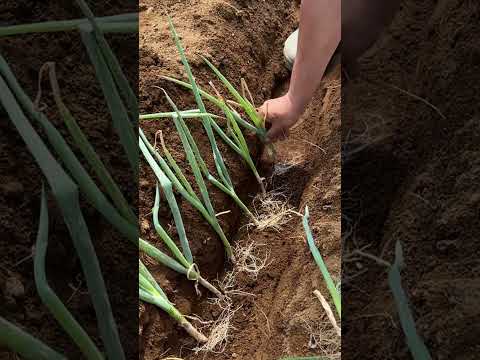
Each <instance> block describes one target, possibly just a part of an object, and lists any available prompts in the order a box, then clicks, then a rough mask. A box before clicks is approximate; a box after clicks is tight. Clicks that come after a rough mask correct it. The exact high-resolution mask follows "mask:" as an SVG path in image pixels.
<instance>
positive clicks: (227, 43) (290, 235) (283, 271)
mask: <svg viewBox="0 0 480 360" xmlns="http://www.w3.org/2000/svg"><path fill="white" fill-rule="evenodd" d="M141 9H142V12H141V31H140V99H141V102H140V104H141V112H142V113H148V112H159V111H171V109H170V107H169V106H168V104H167V102H166V101H165V99H164V96H163V94H162V91H161V89H160V88H164V89H166V91H167V92H168V93H169V95H170V96H171V97H172V99H174V101H175V102H176V104H177V106H178V107H179V108H180V109H191V108H195V107H196V106H195V103H194V100H193V97H192V95H191V94H190V93H189V92H185V91H183V90H181V89H179V88H178V87H177V86H172V85H171V84H170V83H168V82H166V81H164V80H162V79H161V78H160V77H161V76H162V75H169V76H174V77H181V78H184V77H185V74H184V72H183V68H182V64H181V63H180V60H179V56H178V54H177V51H176V48H175V45H174V42H173V40H172V38H171V36H170V33H169V30H168V25H167V18H166V16H165V14H166V13H168V14H170V16H171V17H172V19H173V21H174V23H175V25H176V29H177V32H178V33H179V35H180V36H181V38H182V41H183V44H184V46H185V48H186V53H187V57H188V59H189V62H190V64H191V66H192V69H193V72H194V75H195V77H196V80H197V82H198V83H199V84H200V85H201V86H202V87H204V88H206V89H207V88H208V82H209V81H210V80H213V81H214V83H215V86H216V87H217V88H218V89H221V88H222V87H221V85H220V84H219V83H218V81H216V80H215V79H214V76H213V74H212V73H211V72H210V71H209V70H208V68H207V67H206V66H205V65H204V64H203V63H202V60H201V58H200V56H199V55H204V56H206V57H208V58H209V59H210V60H211V61H212V62H213V63H214V64H215V65H216V66H218V67H219V69H220V71H222V73H223V74H224V75H225V76H226V77H227V78H228V79H230V80H231V81H232V82H233V83H234V84H235V86H237V87H238V88H239V84H240V79H241V78H242V77H243V78H244V79H245V80H246V82H247V84H248V86H249V88H250V90H251V92H252V94H253V96H254V99H255V101H256V105H261V103H262V101H264V100H266V99H268V98H270V97H273V96H276V95H280V93H281V92H282V91H285V89H286V87H287V86H288V78H289V73H288V72H287V70H286V68H285V66H284V60H283V55H282V49H283V41H284V40H285V39H286V38H287V36H288V35H289V34H290V32H291V31H293V30H294V28H295V26H296V24H297V10H298V9H297V4H295V3H294V2H290V1H226V2H225V1H206V0H202V1H187V2H179V1H158V0H144V1H142V2H141ZM196 121H197V120H190V121H189V127H190V129H191V131H192V133H193V136H194V138H195V140H196V142H197V144H198V146H199V148H200V151H201V153H202V155H203V156H204V157H205V159H206V161H207V163H208V165H209V168H210V169H214V166H213V159H212V157H211V149H210V145H209V143H208V139H207V137H206V135H205V133H204V130H203V128H202V126H201V124H200V123H198V122H196ZM141 126H142V128H143V129H144V130H145V132H146V134H147V136H148V137H149V139H150V140H151V141H152V142H153V141H154V138H155V133H157V132H158V131H159V130H161V131H162V134H163V136H164V138H165V142H166V144H167V146H168V147H169V150H170V151H171V152H172V154H173V155H174V157H175V158H176V159H177V160H179V162H180V163H181V166H182V168H183V169H185V172H186V175H187V177H188V178H190V179H192V175H191V173H190V171H189V170H188V169H189V166H187V164H186V163H185V155H184V151H183V148H182V145H181V143H180V140H179V138H178V136H177V134H176V131H175V130H174V126H173V124H172V123H171V122H170V120H161V121H158V120H157V121H148V122H142V123H141ZM248 141H249V143H250V144H251V151H252V154H253V156H254V157H255V158H257V159H259V158H260V155H261V153H262V148H261V146H260V145H259V143H258V141H257V140H256V139H255V138H254V137H252V136H249V138H248ZM218 144H219V146H220V149H221V152H222V153H223V154H224V157H225V159H226V163H227V166H228V169H229V171H230V174H231V176H232V178H233V179H234V182H235V186H236V189H237V190H238V192H239V194H240V196H241V197H242V199H243V200H244V202H245V203H246V204H248V205H249V206H250V207H251V209H252V210H255V209H256V206H257V205H258V200H253V198H254V197H255V196H256V195H257V194H258V192H259V189H258V186H257V185H256V182H255V179H254V178H253V176H252V175H251V172H250V171H249V170H248V168H247V167H246V166H245V165H244V164H243V163H242V162H241V161H240V160H239V158H238V156H236V155H235V154H234V153H232V152H231V151H230V150H229V149H228V147H227V146H225V145H224V144H223V143H222V142H220V141H219V142H218ZM276 151H277V162H276V164H277V166H276V168H275V169H274V170H273V172H272V169H270V171H268V172H266V171H262V176H265V177H266V178H267V179H266V182H267V187H268V190H275V191H276V192H281V193H282V195H281V196H282V199H285V200H287V201H286V204H287V206H289V207H291V208H292V209H293V210H295V211H297V212H302V213H303V211H304V207H305V205H308V206H309V208H310V211H311V225H312V228H313V231H314V235H315V237H316V239H317V242H318V246H319V247H320V249H321V251H322V253H323V254H324V255H325V257H326V259H327V260H326V261H327V265H328V267H329V268H330V269H331V271H332V274H333V276H334V277H335V278H336V279H337V280H338V279H339V276H340V73H339V70H338V69H337V71H336V72H335V73H334V74H333V75H332V76H331V77H329V78H327V79H325V81H324V83H323V84H322V87H321V89H319V91H318V93H317V95H316V96H315V99H314V101H313V102H312V104H311V106H310V107H309V109H308V110H307V112H306V113H305V114H304V116H303V118H302V121H301V123H300V124H299V125H298V127H297V128H296V129H294V131H293V132H292V135H291V137H290V138H289V140H288V141H285V142H282V143H278V144H276ZM260 165H261V164H259V167H260ZM154 187H155V179H154V176H153V174H152V173H151V171H150V170H149V169H148V168H147V166H146V164H144V163H142V165H141V178H140V205H139V207H140V221H141V233H142V236H144V237H145V238H146V239H148V240H149V241H151V242H152V243H154V244H156V245H157V246H159V247H161V241H160V239H158V237H157V236H156V234H155V231H154V229H153V224H152V221H151V208H152V205H153V201H154ZM209 190H210V195H211V197H212V199H213V202H214V207H215V209H216V211H217V212H218V213H220V212H224V211H228V210H230V211H231V213H229V214H228V215H222V216H221V217H220V221H221V224H222V226H223V228H224V229H225V230H226V231H225V232H226V234H227V236H228V237H229V238H230V239H231V241H232V243H233V246H234V247H236V248H246V247H248V245H250V244H251V243H253V244H255V245H256V246H257V247H258V249H257V250H258V253H257V255H258V256H259V257H260V258H263V257H264V256H265V255H268V264H269V265H268V266H267V268H266V269H264V270H263V271H262V272H260V274H259V275H258V277H256V278H252V277H251V276H249V275H248V274H246V273H244V272H240V273H239V274H238V275H237V279H236V286H237V287H238V289H242V290H243V291H244V292H246V293H249V295H247V296H234V297H233V303H234V308H235V309H237V308H238V310H237V311H236V313H235V315H234V316H233V318H232V321H231V329H230V331H229V337H228V342H227V345H226V347H225V348H223V349H222V350H223V351H221V352H220V353H216V352H208V353H205V352H199V353H196V352H194V351H192V349H193V348H194V347H195V346H196V344H195V342H194V341H193V340H192V339H191V338H189V337H188V335H187V334H186V333H185V332H184V331H183V330H181V329H180V328H179V327H177V326H176V325H175V323H174V322H173V321H172V320H171V319H170V318H169V317H168V316H167V315H166V314H164V313H163V312H161V311H160V310H159V309H157V308H156V307H154V306H151V305H148V304H141V307H140V314H139V316H140V329H139V336H140V348H141V358H143V359H148V360H153V359H163V358H165V357H168V356H176V357H181V358H184V359H204V358H205V359H207V358H208V359H222V360H223V359H265V360H267V359H268V360H269V359H278V358H280V357H282V356H285V355H315V354H323V353H324V352H329V354H334V355H335V356H338V355H339V351H340V349H339V339H336V338H335V335H334V337H333V339H327V340H332V342H333V343H334V345H333V347H332V345H331V344H330V345H325V342H322V341H320V342H319V343H318V344H317V343H316V342H315V339H317V338H318V336H320V337H321V335H322V332H321V331H320V330H319V329H322V328H325V329H327V330H328V329H329V327H331V326H330V324H329V323H328V320H327V319H326V317H325V312H324V310H323V308H322V307H321V305H320V303H319V302H318V300H317V299H316V298H315V297H314V296H313V295H312V291H313V290H314V289H319V290H320V291H322V293H324V294H325V295H326V294H327V290H326V289H325V287H324V285H323V281H322V280H321V275H320V272H319V271H318V268H317V267H316V265H315V263H314V262H313V259H312V257H311V254H310V252H309V250H308V248H307V246H306V243H305V236H304V232H303V228H302V225H301V219H300V218H299V217H298V216H297V215H293V214H290V215H289V221H288V223H287V224H285V225H284V226H283V227H282V228H281V229H280V230H278V231H277V230H264V231H259V230H255V229H253V228H248V227H245V225H246V224H247V223H248V219H246V218H245V216H243V215H242V214H241V213H240V212H239V211H238V209H237V207H236V206H235V205H234V204H233V202H232V200H231V199H229V198H228V197H226V196H225V195H224V194H223V193H221V192H219V191H218V190H217V189H215V188H212V187H210V188H209ZM177 200H178V201H179V202H180V206H181V211H182V215H183V220H184V222H185V226H186V230H187V234H188V236H189V240H190V244H191V246H192V251H193V254H194V257H195V259H196V262H197V263H198V265H199V267H200V269H201V271H202V274H205V276H206V277H207V278H208V279H217V278H218V279H219V280H220V281H221V280H223V278H224V276H225V274H226V273H227V272H228V271H231V270H232V265H231V264H230V263H229V262H228V261H226V259H225V257H224V250H223V246H222V244H221V242H220V240H219V239H218V237H217V236H216V235H215V234H214V233H213V232H212V231H211V229H210V228H209V226H207V225H206V224H205V221H204V220H202V218H201V217H200V216H199V215H198V213H197V212H196V211H194V210H193V209H191V207H190V206H189V205H188V204H186V203H185V201H183V200H182V198H181V196H180V195H178V196H177ZM165 206H166V205H165ZM161 222H162V223H163V225H164V226H165V228H167V229H170V230H169V231H170V233H171V235H172V236H174V237H175V226H174V223H173V220H172V219H171V216H170V215H169V214H168V212H166V213H163V214H161ZM144 260H145V262H146V264H147V266H148V267H149V268H150V269H151V270H152V272H153V274H154V276H155V277H156V279H157V280H158V281H159V283H160V284H161V285H162V286H163V287H164V289H166V291H167V295H168V296H169V298H170V300H171V301H172V302H173V303H175V304H176V305H177V307H178V308H179V309H180V310H181V311H182V312H183V313H184V314H186V315H195V316H198V317H200V318H201V319H202V320H204V321H212V320H215V319H217V318H218V316H219V315H220V310H219V308H218V307H217V306H216V305H212V304H210V303H209V302H208V297H209V294H207V293H206V292H205V291H204V292H203V294H202V296H200V297H199V296H197V295H196V293H195V289H194V286H193V285H194V284H192V283H191V282H189V281H188V280H186V279H185V278H184V277H183V276H179V275H177V274H175V273H173V272H171V271H168V270H166V269H165V268H164V267H162V266H160V265H156V264H155V263H154V262H153V261H152V260H150V259H147V258H145V259H144ZM194 324H195V325H196V326H198V327H202V325H201V324H199V323H198V322H195V321H194ZM204 331H205V332H206V335H210V334H209V333H208V331H209V329H208V328H204ZM330 332H331V331H330ZM318 334H320V335H318ZM314 335H315V339H314V340H312V339H313V338H314ZM320 343H321V344H320ZM215 350H216V351H218V350H219V348H216V349H215Z"/></svg>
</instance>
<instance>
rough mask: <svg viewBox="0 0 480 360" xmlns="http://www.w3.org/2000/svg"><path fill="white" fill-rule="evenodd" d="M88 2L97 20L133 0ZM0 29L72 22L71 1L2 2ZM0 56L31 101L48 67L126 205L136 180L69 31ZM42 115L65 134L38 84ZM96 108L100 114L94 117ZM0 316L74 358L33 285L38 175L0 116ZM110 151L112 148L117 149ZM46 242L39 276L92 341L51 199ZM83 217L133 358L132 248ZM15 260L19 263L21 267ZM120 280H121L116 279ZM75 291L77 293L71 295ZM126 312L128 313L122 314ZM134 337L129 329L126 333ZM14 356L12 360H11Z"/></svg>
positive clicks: (4, 48) (132, 63)
mask: <svg viewBox="0 0 480 360" xmlns="http://www.w3.org/2000/svg"><path fill="white" fill-rule="evenodd" d="M102 5H105V4H97V5H96V6H92V10H93V11H94V12H95V14H97V15H113V14H118V13H119V12H128V11H135V10H136V2H129V3H128V2H125V1H122V2H121V5H120V2H110V4H109V5H108V6H102ZM0 14H1V15H0V22H1V23H2V25H3V24H18V23H29V22H37V21H46V20H59V19H71V18H78V17H81V16H82V14H81V12H80V11H79V10H78V9H77V7H76V5H75V4H74V3H72V4H70V3H69V4H67V3H66V2H37V1H28V0H26V1H3V2H2V4H1V5H0ZM111 44H112V46H113V48H114V51H116V53H117V54H119V55H120V53H121V52H120V51H119V49H120V47H122V48H123V49H124V50H127V49H133V50H131V51H136V48H137V40H136V39H135V37H125V36H120V37H119V36H116V37H115V39H114V40H113V41H112V43H111ZM0 51H1V53H2V55H3V56H4V57H5V58H6V60H7V62H8V63H9V64H10V66H11V68H12V69H13V71H14V73H15V75H16V76H17V78H18V80H19V82H20V83H21V85H22V86H24V88H25V90H26V92H27V93H28V94H29V95H30V96H31V98H35V95H36V93H37V90H38V86H37V81H38V80H37V79H38V71H39V69H40V67H41V66H42V65H43V64H44V63H45V62H47V61H55V62H56V63H57V71H58V78H59V82H60V87H61V88H62V94H63V96H64V100H65V101H66V103H67V105H68V106H69V107H70V110H71V111H72V113H73V114H74V115H76V116H77V120H78V121H79V124H80V126H81V127H82V129H84V131H85V132H86V134H87V136H88V137H89V139H90V140H91V142H92V143H93V144H94V146H95V148H96V149H97V150H98V152H99V154H100V156H101V158H102V159H103V160H104V161H105V163H106V164H107V167H108V168H109V169H110V171H111V173H112V175H113V177H114V178H115V179H116V180H117V181H118V182H119V184H120V185H121V187H122V189H123V190H124V193H125V194H126V195H127V196H128V197H129V198H130V199H131V200H132V204H133V206H135V202H136V194H137V187H136V184H135V183H136V182H135V181H132V177H131V175H130V174H128V171H126V170H125V169H128V164H127V162H126V160H125V158H124V156H123V155H122V150H121V147H120V145H119V143H118V141H117V138H116V135H115V132H114V130H113V129H112V127H111V120H110V117H109V116H108V114H107V112H106V106H105V103H104V101H103V96H101V95H99V94H101V90H100V89H99V86H98V85H97V80H96V78H95V74H94V70H93V67H92V66H91V65H90V61H89V59H88V56H87V54H86V52H85V50H84V47H83V44H82V43H81V39H80V36H79V35H78V34H76V33H65V34H63V33H52V34H40V35H21V36H14V37H8V38H1V39H0ZM125 53H128V55H129V56H128V57H121V56H120V61H121V62H122V65H123V66H124V68H125V69H128V71H127V75H128V76H129V78H130V79H131V80H132V83H136V82H137V79H136V77H137V76H138V73H137V62H136V59H135V57H131V56H130V52H129V51H128V50H127V51H125ZM42 101H44V102H45V104H46V106H47V108H46V110H45V112H46V115H47V117H48V118H49V119H50V120H51V121H52V122H53V123H54V124H56V125H57V126H58V128H59V129H61V131H62V133H63V134H65V135H66V134H67V132H66V130H65V128H64V126H63V124H62V122H61V119H60V117H59V115H58V114H57V112H56V109H55V105H54V104H53V103H52V96H51V93H50V87H49V84H48V82H47V81H46V82H45V83H44V84H43V98H42ZM102 109H105V110H102ZM0 120H1V121H0V222H1V233H2V235H1V236H0V304H2V305H1V306H0V316H3V317H5V318H6V319H8V320H10V321H13V322H14V323H16V324H18V325H19V326H21V327H23V328H24V329H25V330H27V331H29V332H31V333H32V334H33V335H34V336H37V337H39V338H40V339H41V340H42V341H44V342H46V343H47V344H49V345H50V346H52V347H54V348H55V349H57V350H59V351H62V352H64V353H65V354H66V355H67V356H68V357H69V358H70V359H78V358H81V355H79V353H78V350H77V348H76V347H75V345H74V344H73V343H72V341H71V340H70V339H69V338H68V337H67V336H66V334H65V333H64V331H63V330H61V329H60V328H59V327H58V325H57V322H56V321H55V319H54V318H53V317H52V316H51V315H50V313H49V312H48V311H47V310H46V309H45V307H44V306H43V305H42V303H41V302H40V299H39V298H38V296H37V292H36V289H35V284H34V282H33V262H32V259H31V258H29V257H28V256H29V255H31V253H32V246H33V245H34V243H35V238H36V231H37V226H38V215H39V209H40V190H41V182H42V179H43V176H42V174H41V172H40V171H39V169H38V167H37V166H36V164H35V162H34V160H33V158H32V156H31V155H30V154H29V153H28V151H27V150H26V149H25V145H24V143H23V140H22V139H21V138H20V136H19V135H18V133H17V131H16V130H15V128H14V127H13V124H12V123H11V121H10V119H8V118H7V117H6V116H5V113H4V112H3V109H2V110H0ZM117 149H120V150H119V151H117ZM49 210H50V211H49V212H50V220H51V223H50V239H49V249H48V256H47V277H48V279H49V281H50V283H51V285H52V287H53V288H54V289H55V291H56V292H57V293H58V294H59V296H60V297H61V298H62V300H64V302H66V303H67V307H68V308H69V310H70V311H71V312H72V313H73V315H74V316H75V317H76V318H77V319H78V320H79V321H80V323H81V324H82V325H83V326H84V327H85V329H86V331H87V332H88V333H89V334H90V335H91V336H92V337H94V338H95V340H96V341H98V334H97V326H96V319H95V312H94V310H93V307H92V306H91V304H90V298H89V296H88V293H87V291H86V286H85V281H84V279H83V276H82V275H81V269H80V266H79V263H78V260H77V259H76V257H75V252H74V250H73V247H72V243H71V241H70V237H69V235H68V231H67V229H66V228H65V226H64V224H63V221H62V217H61V215H60V214H59V213H58V210H57V209H56V207H55V204H54V201H53V199H50V203H49ZM83 210H84V211H83V212H84V215H85V217H86V220H87V223H88V225H89V229H90V232H91V235H92V239H93V241H94V244H95V247H96V250H97V254H98V257H99V260H100V263H101V267H102V270H103V271H104V273H105V281H106V285H107V289H108V291H109V293H110V294H113V293H115V294H116V296H110V300H111V303H112V307H113V309H114V315H115V317H116V320H117V324H118V326H119V328H120V333H121V337H122V339H123V343H124V344H125V349H126V351H127V357H128V358H135V357H136V352H137V347H136V344H137V342H136V339H135V338H132V336H131V334H132V330H131V329H132V324H133V328H135V327H136V325H135V324H134V322H132V320H131V319H135V318H136V312H137V308H136V302H137V291H138V290H137V287H138V285H137V273H136V271H135V270H136V268H134V269H133V270H134V271H132V269H131V265H130V263H131V261H123V260H124V259H127V258H130V259H133V261H136V260H135V258H136V256H137V251H136V249H135V247H132V246H131V245H130V244H128V243H127V242H126V241H125V240H124V239H123V238H122V237H121V236H119V235H118V234H116V233H115V232H114V231H113V230H112V229H111V227H110V226H108V225H107V224H106V223H105V222H104V221H103V220H101V219H100V218H99V216H98V214H97V213H96V212H95V211H94V210H93V209H91V208H90V207H89V206H87V205H86V204H84V206H83ZM22 259H23V261H22ZM118 274H121V276H118ZM12 279H15V281H16V283H17V284H19V285H18V286H17V288H21V287H23V289H24V294H23V295H21V296H17V297H16V298H15V297H12V296H10V292H9V291H8V287H9V285H8V284H9V283H11V282H12ZM75 288H77V289H75ZM132 310H133V313H132ZM134 333H135V332H134ZM0 358H2V359H5V358H7V359H13V358H14V355H13V354H11V353H10V352H9V351H7V350H5V349H0ZM15 358H16V357H15Z"/></svg>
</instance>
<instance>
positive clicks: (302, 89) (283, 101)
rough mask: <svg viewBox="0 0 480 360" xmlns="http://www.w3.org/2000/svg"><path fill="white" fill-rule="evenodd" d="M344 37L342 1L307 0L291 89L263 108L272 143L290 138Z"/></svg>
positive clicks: (301, 20) (303, 9) (268, 136)
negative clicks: (290, 130)
mask: <svg viewBox="0 0 480 360" xmlns="http://www.w3.org/2000/svg"><path fill="white" fill-rule="evenodd" d="M340 37H341V1H340V0H303V1H302V5H301V14H300V31H299V39H298V47H297V55H296V59H295V63H294V66H293V71H292V76H291V81H290V88H289V90H288V92H287V94H285V95H284V96H282V97H280V98H276V99H271V100H268V101H266V102H265V103H264V104H263V105H262V107H261V108H260V109H259V111H260V113H262V114H263V115H265V114H266V116H267V122H268V123H270V124H271V128H270V130H269V131H268V134H267V140H268V141H275V140H278V139H280V138H282V137H285V136H287V135H288V129H290V127H292V126H293V125H294V124H295V123H296V122H297V121H298V119H299V118H300V116H301V115H302V113H303V112H304V111H305V108H306V107H307V105H308V103H309V102H310V100H311V99H312V97H313V95H314V93H315V91H316V89H317V88H318V86H319V85H320V82H321V80H322V77H323V74H324V72H325V69H326V68H327V65H328V63H329V61H330V59H331V57H332V55H333V53H334V52H335V49H336V48H337V46H338V44H339V42H340Z"/></svg>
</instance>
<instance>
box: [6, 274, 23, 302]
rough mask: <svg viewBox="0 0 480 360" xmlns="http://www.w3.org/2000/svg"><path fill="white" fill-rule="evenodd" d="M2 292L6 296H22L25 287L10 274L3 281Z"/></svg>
mask: <svg viewBox="0 0 480 360" xmlns="http://www.w3.org/2000/svg"><path fill="white" fill-rule="evenodd" d="M3 292H4V294H5V296H6V297H7V298H17V299H19V298H22V297H23V296H24V295H25V287H24V286H23V284H22V282H21V281H20V279H18V278H17V277H16V276H10V277H9V278H7V280H6V281H5V285H4V288H3Z"/></svg>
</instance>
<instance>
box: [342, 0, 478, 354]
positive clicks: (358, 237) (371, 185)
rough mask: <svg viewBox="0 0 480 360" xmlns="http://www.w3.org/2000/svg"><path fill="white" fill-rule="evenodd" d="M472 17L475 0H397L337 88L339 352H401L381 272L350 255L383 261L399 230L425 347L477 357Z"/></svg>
mask: <svg viewBox="0 0 480 360" xmlns="http://www.w3.org/2000/svg"><path fill="white" fill-rule="evenodd" d="M479 18H480V4H478V3H477V2H469V1H450V2H447V1H421V2H411V1H409V2H407V1H405V2H404V3H403V4H402V10H401V11H400V13H399V14H398V16H397V17H396V19H395V21H394V23H393V25H392V27H391V29H390V30H389V31H388V33H387V34H386V35H385V36H384V37H383V39H381V41H379V43H378V44H377V46H376V48H375V49H373V51H372V52H370V53H369V54H367V55H366V56H365V57H364V58H363V59H362V60H361V61H360V68H359V69H360V77H359V78H358V79H356V80H352V81H351V82H350V83H348V84H347V86H346V87H344V88H343V94H342V95H343V108H342V113H343V119H342V122H343V126H344V133H343V139H344V143H345V150H347V151H345V152H344V155H345V154H347V153H348V154H350V155H349V156H345V157H344V164H343V167H342V179H343V184H342V187H343V189H342V191H343V192H344V202H343V204H342V205H343V214H344V216H343V218H344V219H345V222H344V227H343V228H344V229H345V230H346V231H345V233H344V236H345V238H346V239H345V247H344V248H345V252H344V254H343V259H344V264H345V266H344V269H343V274H344V280H346V281H344V283H343V287H342V290H343V296H344V299H345V302H344V313H345V314H346V317H345V318H344V325H346V326H344V332H343V339H344V342H343V350H344V354H343V357H344V358H346V359H364V358H366V357H368V358H369V359H409V358H410V355H409V352H408V350H407V348H406V345H405V340H404V337H403V335H402V332H401V328H400V324H399V320H398V317H397V315H396V310H395V305H394V302H393V299H392V296H391V293H390V292H389V289H388V284H387V276H386V272H385V271H384V270H383V269H382V268H381V267H379V266H377V265H376V264H374V263H371V262H370V263H369V262H368V261H365V260H360V261H348V259H351V258H352V257H351V255H352V254H351V252H352V251H353V250H354V249H355V248H362V249H364V251H366V252H369V253H371V254H373V255H376V256H379V257H383V258H385V259H386V260H388V261H391V260H392V259H393V249H394V245H395V242H396V241H400V242H401V243H402V245H403V249H404V255H405V261H406V267H405V269H404V271H403V283H404V287H405V289H406V290H407V291H408V294H409V296H410V299H411V305H412V309H413V313H414V317H415V319H416V322H417V328H418V331H419V333H420V335H421V336H422V337H423V338H424V339H425V342H426V345H427V347H428V348H429V349H430V351H431V354H432V357H433V358H434V359H475V358H477V357H478V356H477V353H478V350H479V348H478V337H476V336H475V335H474V334H478V330H479V329H478V323H479V320H480V313H479V310H478V306H476V305H474V304H478V299H479V296H480V283H479V281H478V276H479V269H480V267H479V266H480V262H479V259H478V254H479V250H480V248H479V247H480V245H479V242H478V234H479V231H480V222H479V212H480V196H479V194H480V187H479V186H480V182H479V178H480V177H479V175H480V163H479V161H478V159H479V155H480V153H479V150H480V148H479V146H478V144H479V140H480V121H479V107H478V105H477V104H472V99H474V98H475V96H476V95H477V94H478V92H479V81H478V74H479V70H480V63H479V61H478V59H479V54H480V53H479V47H478V44H479V41H478V40H479V37H478V33H479V30H480V25H479V24H480V23H479V21H478V20H479ZM399 89H402V90H399ZM406 92H408V93H409V94H407V93H406ZM413 95H415V96H418V97H420V98H422V99H424V101H421V100H419V99H418V98H416V97H414V96H413ZM425 101H427V102H428V103H429V104H426V103H425ZM434 107H435V108H434ZM347 140H348V141H347ZM359 146H360V147H362V149H363V150H361V151H357V152H356V155H354V152H355V150H359V149H360V148H359ZM354 354H357V355H354Z"/></svg>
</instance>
